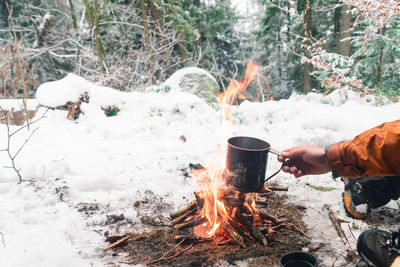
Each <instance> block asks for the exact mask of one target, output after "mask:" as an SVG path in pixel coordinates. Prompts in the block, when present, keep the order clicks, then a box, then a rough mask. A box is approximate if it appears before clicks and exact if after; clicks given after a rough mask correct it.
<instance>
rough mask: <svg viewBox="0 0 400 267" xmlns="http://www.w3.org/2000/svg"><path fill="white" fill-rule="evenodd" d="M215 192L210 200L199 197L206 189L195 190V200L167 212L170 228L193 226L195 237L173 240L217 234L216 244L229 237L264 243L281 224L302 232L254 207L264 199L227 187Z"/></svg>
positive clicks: (239, 242) (245, 242)
mask: <svg viewBox="0 0 400 267" xmlns="http://www.w3.org/2000/svg"><path fill="white" fill-rule="evenodd" d="M216 192H217V193H216V196H215V198H211V200H212V201H210V199H208V198H205V199H204V198H202V197H201V196H202V195H203V196H204V194H207V193H208V192H195V193H194V194H195V198H196V200H193V201H192V202H191V203H190V205H188V206H186V207H185V208H183V209H181V210H179V211H176V212H173V213H171V214H170V217H171V225H172V227H173V228H175V229H178V230H183V229H186V228H194V233H195V237H191V236H185V235H182V236H179V235H178V236H177V237H176V238H177V239H178V238H179V239H182V238H183V237H186V238H192V239H198V240H201V239H205V240H206V239H207V238H210V237H219V238H216V240H219V241H217V242H218V243H221V242H228V241H230V240H232V241H234V242H235V243H236V244H237V245H239V246H240V247H246V246H248V245H255V244H261V245H264V246H265V245H267V244H268V241H267V238H266V236H268V235H272V234H274V233H275V232H276V231H277V230H279V229H281V228H283V227H290V228H291V229H293V230H298V231H300V232H302V231H301V230H300V229H298V228H297V227H296V226H294V225H293V224H292V223H289V222H287V221H286V220H284V219H280V218H278V217H277V216H275V215H272V214H268V212H267V211H266V210H265V209H263V208H260V209H259V208H257V206H261V207H266V206H267V205H268V200H267V198H264V197H259V196H258V194H254V193H248V194H244V193H240V192H238V191H235V190H233V189H228V188H218V189H217V191H216ZM264 192H265V193H260V194H262V195H266V193H267V192H268V189H267V188H265V190H264ZM215 200H217V201H215ZM206 203H207V204H206ZM214 207H215V210H213V208H214ZM207 216H208V217H207ZM303 234H304V233H303ZM304 235H305V234H304Z"/></svg>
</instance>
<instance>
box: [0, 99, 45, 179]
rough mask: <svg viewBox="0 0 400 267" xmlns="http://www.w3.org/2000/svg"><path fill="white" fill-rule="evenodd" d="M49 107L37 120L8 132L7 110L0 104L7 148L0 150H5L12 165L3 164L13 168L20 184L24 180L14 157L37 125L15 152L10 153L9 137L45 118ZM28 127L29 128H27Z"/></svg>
mask: <svg viewBox="0 0 400 267" xmlns="http://www.w3.org/2000/svg"><path fill="white" fill-rule="evenodd" d="M48 110H49V109H47V110H46V111H45V112H44V113H43V115H42V116H41V117H40V118H38V119H37V120H35V121H33V122H28V123H27V124H26V125H24V126H22V127H20V128H19V129H18V130H16V131H14V132H12V133H10V123H9V120H8V111H6V110H4V109H3V108H2V107H1V106H0V111H1V112H2V113H3V114H4V117H5V122H6V127H7V148H6V149H2V150H1V151H3V152H7V154H8V157H9V158H10V160H11V165H12V166H4V167H5V168H9V169H14V171H15V172H16V174H17V176H18V184H20V183H21V182H23V181H25V180H23V179H22V176H21V173H20V170H21V169H17V167H16V165H15V158H16V157H17V156H18V154H19V153H20V152H21V150H22V149H23V148H24V147H25V145H26V143H28V141H29V140H30V139H31V137H32V136H33V134H34V133H35V132H36V131H37V130H38V129H39V127H37V128H36V129H34V130H33V131H32V132H31V134H30V135H29V137H28V138H27V139H26V140H25V142H24V143H23V144H22V145H21V146H20V147H19V149H18V150H17V152H16V153H15V154H14V155H12V154H11V137H12V136H13V135H14V134H16V133H17V132H19V131H20V130H22V129H24V128H26V127H29V126H30V125H32V124H33V123H35V122H37V121H39V120H41V119H43V118H45V115H46V113H47V111H48ZM28 129H29V128H28Z"/></svg>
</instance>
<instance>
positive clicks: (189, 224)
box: [174, 217, 206, 230]
mask: <svg viewBox="0 0 400 267" xmlns="http://www.w3.org/2000/svg"><path fill="white" fill-rule="evenodd" d="M205 221H206V218H205V217H201V218H199V219H195V220H193V221H188V222H183V223H180V224H176V225H174V228H175V229H178V230H182V229H186V228H192V227H195V226H197V225H199V224H202V223H203V222H205Z"/></svg>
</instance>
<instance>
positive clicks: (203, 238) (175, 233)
mask: <svg viewBox="0 0 400 267" xmlns="http://www.w3.org/2000/svg"><path fill="white" fill-rule="evenodd" d="M271 188H272V187H271ZM193 198H194V199H195V198H196V197H195V196H194V197H193ZM235 198H236V196H235ZM264 200H267V203H262V202H263V201H264ZM194 201H196V200H194ZM255 205H256V207H257V209H259V210H261V211H265V212H266V213H267V214H270V215H271V216H272V217H274V218H278V220H279V222H280V223H281V224H278V223H276V224H275V223H270V224H265V225H266V226H262V225H261V224H260V225H258V226H254V224H255V225H257V223H258V222H257V221H258V220H259V219H257V218H256V217H255V218H254V219H253V222H252V224H253V226H254V227H255V228H257V229H258V230H259V231H260V232H261V234H263V236H264V237H265V239H266V240H267V242H268V244H267V245H264V244H263V243H260V242H259V241H258V240H257V239H256V238H254V237H252V234H251V233H250V232H247V230H244V231H245V232H246V233H247V234H244V236H246V237H243V239H244V244H245V247H241V246H240V245H238V243H236V241H234V239H232V238H231V237H230V235H229V234H228V233H226V232H225V230H223V229H222V228H220V229H219V230H217V231H216V232H215V234H214V235H213V236H211V237H209V236H208V235H207V227H206V226H203V224H204V223H203V224H200V225H198V226H194V227H187V228H181V229H175V228H176V226H177V225H179V224H175V225H174V226H172V227H171V226H165V227H156V228H154V230H152V231H150V232H144V233H132V234H127V235H124V236H126V237H128V239H127V238H126V237H124V238H125V240H124V241H123V242H121V243H120V244H119V245H118V246H115V247H113V248H112V251H113V253H114V254H113V255H116V256H117V255H126V256H124V258H123V259H119V260H118V262H122V263H128V264H141V263H142V264H143V263H144V264H147V265H149V266H212V265H213V264H215V263H217V262H222V261H225V262H229V263H231V264H232V265H235V262H237V261H246V262H247V263H248V266H260V265H268V264H271V265H272V264H278V263H279V258H280V257H281V256H283V255H284V254H286V253H288V252H290V251H300V250H302V249H304V248H307V249H308V250H309V251H310V252H312V251H314V250H315V249H319V248H320V247H310V240H309V238H308V237H307V236H305V235H304V234H303V232H304V231H306V230H305V229H306V228H305V225H304V223H303V221H302V219H301V218H302V216H303V215H304V207H302V206H298V205H293V204H288V203H285V195H284V194H283V195H282V194H280V193H279V194H278V193H276V192H275V191H272V192H265V193H259V196H258V199H257V200H256V203H255ZM190 206H191V207H193V204H192V205H190ZM195 207H196V209H197V204H196V205H195ZM203 207H204V206H203ZM182 210H183V209H181V211H182ZM188 212H189V210H188V209H186V212H184V214H187V213H188ZM196 213H200V211H196ZM196 213H194V214H192V215H189V216H187V219H186V220H185V222H189V221H193V220H196V219H194V216H196V215H195V214H196ZM190 216H192V218H191V217H190ZM252 216H253V215H252ZM244 217H246V216H244ZM253 217H254V216H253ZM247 219H248V220H249V221H251V219H250V218H247ZM237 224H238V225H240V222H237ZM277 225H282V226H279V227H276V228H274V227H275V226H277ZM228 227H231V226H230V225H228ZM240 227H242V226H241V225H240ZM231 228H232V227H231ZM232 229H233V228H232ZM246 229H247V228H246ZM270 229H271V230H272V231H269V233H268V230H270ZM228 231H229V230H228ZM235 231H236V230H235ZM264 233H265V234H264ZM249 236H250V240H251V241H247V239H246V238H249ZM122 238H123V236H120V237H119V238H114V237H108V238H107V240H109V241H110V242H115V241H116V240H121V239H122ZM117 242H118V241H117Z"/></svg>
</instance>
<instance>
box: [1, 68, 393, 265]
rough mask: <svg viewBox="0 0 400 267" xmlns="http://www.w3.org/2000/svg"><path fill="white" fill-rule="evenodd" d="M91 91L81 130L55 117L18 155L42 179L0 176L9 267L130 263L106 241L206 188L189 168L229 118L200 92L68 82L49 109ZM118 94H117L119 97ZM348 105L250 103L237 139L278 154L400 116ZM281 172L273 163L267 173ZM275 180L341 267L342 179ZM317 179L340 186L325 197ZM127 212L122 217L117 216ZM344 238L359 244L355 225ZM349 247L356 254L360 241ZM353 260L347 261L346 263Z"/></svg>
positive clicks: (239, 118) (387, 109)
mask: <svg viewBox="0 0 400 267" xmlns="http://www.w3.org/2000/svg"><path fill="white" fill-rule="evenodd" d="M53 86H54V87H53ZM85 90H88V91H89V92H90V94H91V99H92V100H93V101H91V102H89V103H88V104H87V103H83V104H82V110H84V111H85V116H81V117H80V118H79V120H78V121H77V123H73V122H71V121H68V120H66V118H65V113H66V111H60V110H54V111H53V110H51V111H49V113H48V114H47V117H46V118H45V119H43V120H41V121H40V122H39V123H38V124H37V126H40V128H39V130H38V131H37V132H36V133H35V134H34V135H33V137H32V139H31V140H30V141H29V142H28V143H27V145H26V147H24V149H23V150H22V152H21V154H20V155H19V156H18V157H17V160H16V164H17V166H18V167H19V168H21V172H22V175H23V178H25V179H34V180H35V182H32V183H30V182H26V183H22V184H20V185H17V184H16V182H17V178H16V176H15V173H14V172H13V171H12V170H10V169H6V168H1V169H0V214H2V215H3V216H1V217H0V232H1V233H2V234H3V235H4V244H5V245H3V243H2V234H0V262H1V263H2V265H4V266H89V265H90V264H92V265H94V266H103V265H105V264H106V263H107V262H110V261H112V262H118V261H119V260H120V259H121V258H123V255H120V256H117V257H113V258H112V259H111V258H109V255H110V254H109V253H108V252H107V253H105V252H103V251H102V248H103V247H105V246H106V243H105V242H104V233H105V232H106V231H108V232H109V233H110V234H118V233H123V232H124V231H125V230H127V229H129V231H141V230H143V229H146V225H144V224H143V220H142V219H143V218H144V216H149V217H151V218H153V219H154V220H155V221H156V222H157V221H158V222H163V220H166V219H165V218H166V216H167V215H168V214H169V212H171V211H172V210H176V209H177V208H178V207H181V206H182V205H185V204H187V203H188V202H189V201H190V200H191V199H192V198H193V191H195V190H196V186H195V183H194V182H193V181H192V180H191V179H189V178H185V177H184V175H183V173H182V170H181V169H183V168H186V167H187V166H188V164H189V163H202V164H205V163H206V162H207V160H208V159H210V157H211V156H212V155H214V153H215V151H216V147H217V139H218V138H217V130H218V129H219V126H220V123H221V121H220V120H221V116H220V111H218V110H216V109H215V108H214V107H212V106H210V105H208V104H207V103H205V101H204V100H202V99H200V98H199V97H197V96H194V95H192V94H188V93H182V92H174V91H172V92H170V93H119V92H117V91H115V90H112V89H109V88H104V87H99V86H96V85H94V84H91V83H89V82H86V81H83V80H81V79H80V78H78V77H74V76H71V75H69V76H67V77H66V78H64V79H62V80H60V81H56V82H52V83H47V84H45V85H43V86H41V89H40V91H38V101H39V102H40V103H42V104H45V105H50V106H56V105H60V104H63V103H65V100H67V99H68V100H70V101H74V100H76V98H77V97H79V95H80V94H81V93H82V92H83V91H85ZM110 90H112V91H114V93H112V94H110V95H109V93H110ZM56 92H58V93H59V94H58V93H56ZM338 99H339V100H338ZM340 99H341V98H340V97H335V94H331V95H330V96H328V97H322V96H321V95H317V94H308V95H307V96H300V95H294V96H292V97H291V98H290V99H288V100H280V101H268V102H265V103H252V102H248V101H245V102H243V103H242V104H241V105H240V106H238V107H235V108H234V109H235V119H236V123H235V132H234V134H235V135H250V136H255V137H259V138H262V139H265V140H267V141H268V142H269V143H270V144H271V145H272V146H273V147H274V148H276V149H278V150H282V149H285V148H288V147H292V146H296V145H300V144H305V143H309V144H314V145H317V146H324V145H326V144H329V143H334V142H337V141H340V140H343V139H349V138H352V137H353V136H354V135H355V134H357V133H359V132H361V131H363V130H366V129H368V128H370V127H373V126H375V125H377V124H379V123H382V122H384V121H391V120H395V119H398V118H399V117H400V104H399V103H397V104H391V105H385V106H381V107H376V106H374V105H373V103H371V102H368V101H363V100H362V101H361V100H360V101H356V100H354V101H353V100H348V101H342V100H340ZM348 99H349V98H348ZM61 100H62V101H61ZM106 102H107V103H111V102H112V103H118V105H119V107H120V109H121V112H120V113H118V116H114V117H106V116H104V114H103V115H102V116H98V113H97V110H98V108H99V105H101V104H104V103H106ZM43 111H44V109H41V110H39V112H38V114H37V116H40V115H41V113H42V112H43ZM12 129H16V128H14V127H13V128H12ZM0 133H1V134H0V148H3V147H4V146H5V143H6V138H5V135H4V133H5V126H4V125H0ZM29 134H30V132H29V131H28V130H24V131H21V132H19V134H18V135H15V136H14V137H13V138H15V139H13V140H12V146H13V151H16V149H17V148H18V147H19V146H20V145H21V144H22V143H23V142H24V141H25V140H26V138H27V136H29ZM182 135H184V136H185V138H186V142H183V141H182V139H181V138H180V137H181V136H182ZM0 162H2V165H9V164H10V163H9V160H8V158H7V157H6V155H5V153H0ZM279 167H280V163H278V161H277V160H276V158H275V156H272V155H271V158H270V159H269V163H268V170H267V174H269V173H272V172H273V171H275V170H276V169H278V168H279ZM273 181H275V182H278V183H280V184H282V185H288V186H289V188H290V190H289V192H288V193H287V194H288V196H289V200H290V201H291V202H295V203H298V204H301V205H304V206H306V207H309V208H307V210H306V211H305V221H306V223H307V224H308V227H309V228H310V229H311V231H310V232H309V234H310V235H311V236H312V237H313V242H314V243H315V244H318V243H319V242H324V243H325V244H326V247H325V249H324V250H321V252H320V253H317V254H316V255H317V257H318V258H319V259H320V260H321V261H322V263H321V265H322V266H325V265H328V266H331V265H332V262H333V260H334V258H335V257H336V256H338V255H341V254H343V250H344V249H345V248H347V245H345V244H343V243H342V242H341V241H340V240H339V239H338V238H337V234H336V232H335V230H334V229H333V228H332V226H331V223H330V221H329V218H328V215H327V211H326V208H328V207H329V208H330V209H332V210H333V211H334V212H336V214H337V216H338V217H341V218H345V215H344V211H343V209H342V204H341V193H342V188H343V185H342V183H341V182H340V181H334V180H332V179H331V178H330V175H318V176H308V177H303V178H302V179H294V178H293V177H291V176H290V175H287V174H284V173H281V174H279V175H277V176H276V177H275V178H273ZM307 183H310V184H313V185H318V186H328V187H334V188H337V189H336V190H333V191H329V192H320V191H316V190H314V189H311V188H310V187H308V186H307ZM136 201H140V205H139V206H138V207H134V206H133V203H135V202H136ZM120 214H123V218H122V219H121V220H120V221H113V220H112V219H110V218H114V217H112V216H113V215H120ZM346 219H347V220H349V221H350V224H349V225H350V227H352V228H353V229H352V232H353V234H354V235H355V236H356V237H357V235H358V234H359V233H360V230H357V229H355V228H354V227H353V225H354V226H357V227H359V228H366V227H370V226H371V224H372V223H371V222H361V221H353V220H351V219H348V218H346ZM374 223H375V222H374ZM380 227H381V228H384V227H385V225H380ZM344 230H345V231H346V233H347V234H348V236H350V234H349V231H348V229H347V226H346V227H344ZM349 241H350V242H351V245H352V248H354V247H355V241H354V240H353V239H349ZM314 243H313V245H315V244H314ZM332 253H333V254H334V256H333V258H332ZM103 256H104V258H103ZM345 263H346V262H345V261H344V260H343V259H342V258H339V260H338V261H337V262H336V264H335V265H336V266H345ZM349 266H351V265H349Z"/></svg>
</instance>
